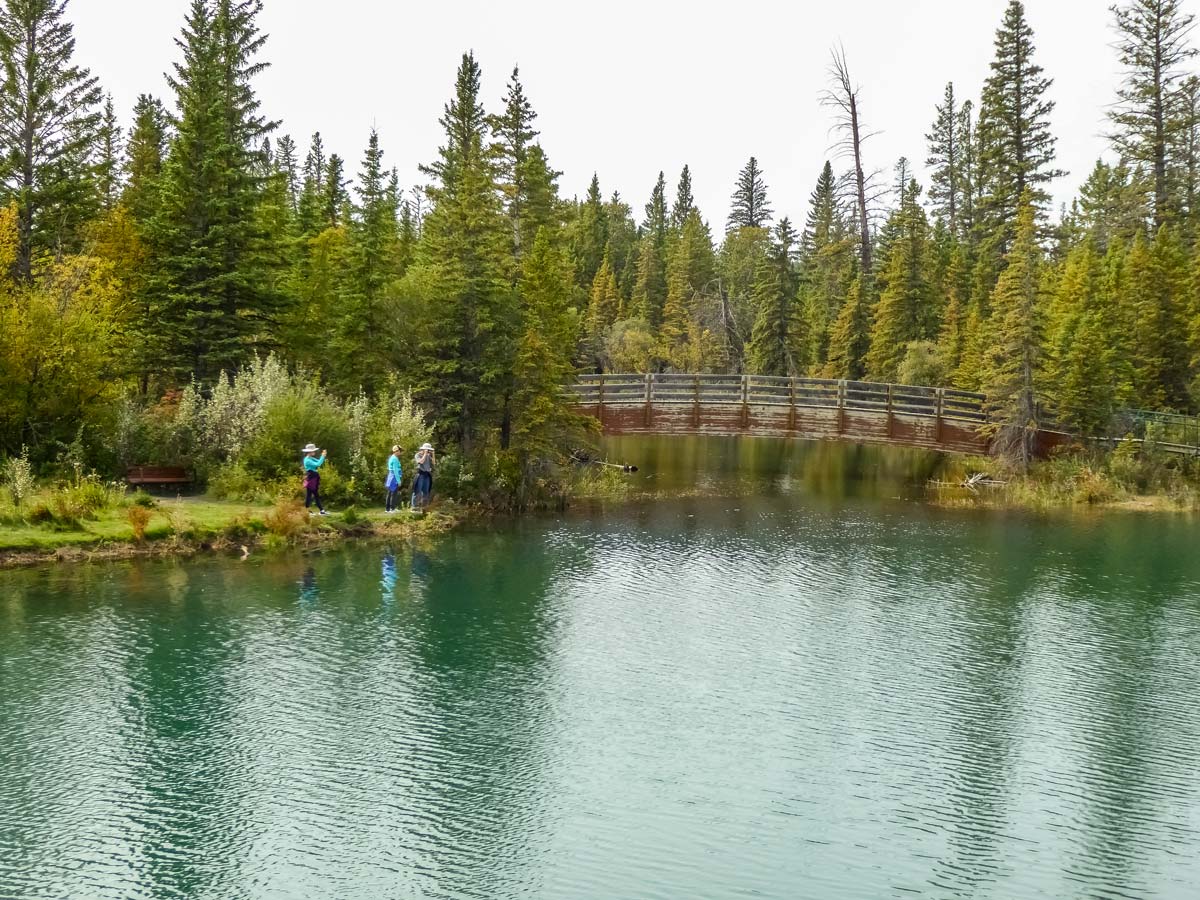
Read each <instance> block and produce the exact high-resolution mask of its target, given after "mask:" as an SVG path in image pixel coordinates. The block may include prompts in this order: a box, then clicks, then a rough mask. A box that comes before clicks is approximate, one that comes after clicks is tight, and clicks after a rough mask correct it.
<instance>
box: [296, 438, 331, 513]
mask: <svg viewBox="0 0 1200 900" xmlns="http://www.w3.org/2000/svg"><path fill="white" fill-rule="evenodd" d="M300 452H301V453H303V454H304V508H305V509H309V507H310V506H312V505H313V504H314V503H315V504H316V505H317V512H319V513H320V514H321V515H323V516H327V515H329V513H327V512H325V507H324V506H322V505H321V471H320V469H321V466H323V465H325V457H326V455H327V454H328V453H329V451H328V450H321V449H320V448H319V447H318V446H317V445H316V444H314V443H312V442H311V441H310V442H309V444H308V446H306V447H305V448H304V449H303V450H301V451H300ZM318 453H320V454H321V455H320V456H317V454H318ZM312 514H313V513H312V510H309V515H312Z"/></svg>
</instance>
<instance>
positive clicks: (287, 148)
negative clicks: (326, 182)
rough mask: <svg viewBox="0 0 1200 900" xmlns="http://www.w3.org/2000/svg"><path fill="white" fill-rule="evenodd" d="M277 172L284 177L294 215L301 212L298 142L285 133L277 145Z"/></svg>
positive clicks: (288, 199)
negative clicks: (297, 161) (297, 160)
mask: <svg viewBox="0 0 1200 900" xmlns="http://www.w3.org/2000/svg"><path fill="white" fill-rule="evenodd" d="M275 172H276V173H277V174H278V175H280V176H281V177H282V178H283V186H284V189H285V190H286V192H287V201H288V206H289V207H290V209H291V212H292V215H293V216H295V215H297V214H299V212H300V172H299V167H298V165H297V163H296V142H295V141H293V140H292V137H291V135H289V134H285V135H284V136H283V137H281V138H280V139H279V144H278V145H277V146H276V147H275Z"/></svg>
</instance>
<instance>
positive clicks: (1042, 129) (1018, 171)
mask: <svg viewBox="0 0 1200 900" xmlns="http://www.w3.org/2000/svg"><path fill="white" fill-rule="evenodd" d="M995 47H996V55H995V58H994V59H993V60H992V63H991V75H989V76H988V78H987V81H985V82H984V87H983V102H982V105H981V106H980V110H979V125H978V130H979V143H980V153H979V178H980V186H981V194H982V196H981V198H980V206H981V208H980V209H979V210H978V214H979V215H980V216H981V217H982V219H983V222H982V224H983V227H984V229H985V231H986V236H987V238H988V239H989V240H991V241H992V242H993V243H994V244H995V246H996V248H997V251H998V252H1000V253H1003V252H1004V251H1005V250H1007V248H1008V246H1009V245H1010V244H1011V242H1012V240H1013V237H1014V235H1015V229H1016V220H1017V208H1018V206H1019V203H1020V198H1021V197H1022V196H1023V195H1024V193H1025V191H1026V190H1028V191H1029V192H1030V197H1031V198H1032V203H1033V205H1034V208H1035V210H1040V209H1041V208H1042V207H1044V206H1045V204H1046V202H1047V200H1048V199H1049V194H1048V193H1047V192H1046V185H1047V184H1048V183H1049V182H1050V181H1051V180H1052V179H1054V178H1056V177H1058V176H1059V175H1061V174H1063V173H1062V172H1060V171H1059V170H1057V169H1055V168H1054V143H1055V139H1054V135H1053V134H1051V132H1050V114H1051V112H1053V110H1054V102H1053V101H1052V100H1050V99H1049V97H1048V96H1047V92H1048V91H1049V89H1050V86H1051V85H1052V84H1053V82H1052V80H1051V79H1050V78H1047V77H1046V76H1045V75H1044V74H1043V72H1042V67H1041V66H1039V65H1038V64H1037V63H1035V62H1034V44H1033V29H1031V28H1030V27H1029V22H1028V21H1027V20H1026V18H1025V7H1024V4H1022V3H1021V2H1020V0H1009V4H1008V7H1007V9H1006V10H1005V13H1004V22H1003V24H1002V25H1001V27H1000V29H999V30H998V31H997V32H996V42H995Z"/></svg>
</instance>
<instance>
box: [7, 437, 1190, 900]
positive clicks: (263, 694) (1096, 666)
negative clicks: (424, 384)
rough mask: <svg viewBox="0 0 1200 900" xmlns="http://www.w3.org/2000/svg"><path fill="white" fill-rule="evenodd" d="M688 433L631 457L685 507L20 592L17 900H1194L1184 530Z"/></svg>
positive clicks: (108, 575) (10, 639)
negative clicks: (967, 494) (936, 491)
mask: <svg viewBox="0 0 1200 900" xmlns="http://www.w3.org/2000/svg"><path fill="white" fill-rule="evenodd" d="M702 443H704V442H702ZM706 443H707V444H708V446H707V447H700V448H697V447H696V446H690V445H689V442H687V441H682V442H680V444H678V445H676V446H675V447H673V448H672V447H671V446H668V445H666V444H664V443H663V442H660V441H647V442H643V443H642V444H638V443H636V442H625V443H623V444H622V445H620V446H619V447H616V448H610V452H611V453H612V455H613V458H618V457H619V456H624V455H625V454H628V455H629V456H631V457H633V461H636V462H638V464H639V465H640V466H642V471H641V472H640V473H639V476H645V477H646V478H647V479H648V480H649V481H651V482H653V481H654V480H658V479H663V480H665V481H666V482H668V483H669V484H672V485H680V484H686V483H687V481H688V478H689V477H691V476H690V475H689V472H697V471H698V475H697V477H698V478H699V479H700V480H701V481H702V482H704V483H705V484H706V485H707V486H709V487H711V488H712V490H711V491H708V490H706V491H704V492H697V493H696V494H695V495H691V496H686V497H682V498H679V499H675V500H671V501H667V502H645V503H638V504H632V505H630V506H629V507H626V508H624V509H621V510H612V509H610V510H607V511H604V512H599V511H595V510H585V511H581V512H579V513H577V514H572V515H570V516H567V517H564V518H560V519H548V520H539V521H525V522H520V523H517V524H515V525H513V526H512V527H508V528H504V529H497V530H493V531H489V532H486V533H471V534H459V535H455V536H451V537H449V538H446V539H445V540H442V541H440V542H438V543H436V544H433V545H430V546H420V547H413V546H399V547H395V548H379V549H376V548H358V549H351V550H346V551H338V552H331V553H324V554H318V555H313V556H296V557H282V558H268V557H266V556H263V557H257V556H256V557H252V558H250V559H249V560H246V561H238V560H221V559H207V560H199V561H191V562H186V563H180V562H152V563H141V564H128V565H117V566H81V567H76V568H71V569H43V570H37V571H28V572H13V573H5V574H3V575H0V588H2V589H0V773H3V774H2V775H0V896H4V897H10V896H11V897H19V898H25V897H89V898H90V897H97V898H107V897H112V898H118V897H120V898H126V897H135V898H140V897H145V898H160V897H188V898H191V897H204V898H243V897H248V898H268V897H269V898H277V897H278V898H283V897H287V898H309V897H311V898H325V897H346V898H377V897H403V898H408V897H418V898H419V897H431V898H432V897H438V898H443V897H445V898H449V897H454V898H460V897H467V898H475V897H478V898H510V897H511V898H515V897H545V898H593V897H595V898H644V897H662V898H668V897H669V898H676V897H735V896H761V897H777V898H792V897H798V896H812V897H822V898H860V897H871V898H883V897H902V896H912V895H916V896H926V897H939V898H940V897H971V898H975V897H986V898H1010V897H1138V898H1141V897H1151V896H1153V897H1167V898H1191V897H1194V896H1196V894H1197V891H1198V890H1200V856H1198V855H1197V853H1196V852H1195V851H1196V848H1197V846H1200V802H1198V801H1200V774H1198V773H1200V766H1198V765H1197V763H1198V762H1200V750H1198V749H1197V748H1200V707H1198V704H1197V699H1198V698H1197V687H1196V685H1197V683H1198V681H1197V676H1198V675H1200V562H1198V561H1197V560H1196V556H1195V554H1194V551H1193V547H1194V545H1195V541H1196V535H1197V531H1196V526H1194V525H1192V524H1191V523H1189V522H1187V521H1182V520H1178V519H1173V518H1138V517H1116V518H1107V519H1101V520H1086V521H1058V522H1047V521H1038V520H1030V519H1027V518H1024V517H1018V516H995V515H986V516H981V515H976V514H965V513H945V512H939V511H937V510H932V509H930V508H928V507H924V506H922V505H920V504H917V503H912V502H907V501H905V500H904V499H903V497H904V494H903V492H902V491H899V490H897V489H896V488H897V486H898V485H902V484H905V483H920V481H921V480H922V479H923V478H924V477H925V476H924V474H923V470H922V468H921V466H930V465H936V461H934V462H932V463H931V462H930V461H929V460H928V459H926V458H924V457H923V455H917V456H913V457H910V458H894V457H889V456H887V454H886V451H883V452H884V455H885V459H884V464H883V467H882V468H872V467H871V463H870V457H869V456H866V455H864V454H863V453H862V451H858V450H855V449H854V448H851V449H850V450H848V451H847V452H846V457H847V458H846V459H842V460H838V459H837V453H836V448H833V449H832V450H831V449H830V448H829V447H828V446H823V447H820V448H819V450H816V451H813V453H815V454H816V455H808V456H804V455H803V454H802V455H801V456H797V455H795V454H794V452H793V451H792V450H790V449H789V448H780V447H777V446H776V447H772V446H769V445H765V444H755V443H754V442H747V444H754V446H746V445H745V444H738V443H734V442H730V443H728V444H726V445H725V446H723V447H722V446H720V445H719V443H718V442H706ZM876 452H880V451H870V453H876ZM747 454H753V457H751V456H747ZM764 454H765V456H764ZM731 459H736V460H738V461H739V462H740V463H741V464H743V465H744V466H745V468H739V469H737V470H732V469H729V468H727V469H726V470H725V471H728V472H729V473H730V477H729V478H728V479H727V478H725V477H724V476H723V475H721V474H720V472H721V471H722V469H721V467H722V466H731V465H732V463H731V462H729V460H731ZM752 459H753V460H757V462H753V464H752V463H751V460H752ZM805 460H807V462H806V461H805ZM864 466H866V467H867V470H866V471H867V472H868V473H869V475H870V477H869V478H868V479H866V481H863V480H861V479H858V478H857V475H856V473H860V472H863V471H864V469H863V467H864ZM811 468H817V469H822V470H823V471H822V472H820V473H814V472H812V471H810V469H811ZM714 472H715V473H716V474H714ZM838 472H840V473H842V475H841V476H839V475H837V474H836V473H838ZM913 472H915V473H916V475H915V479H916V480H915V481H914V479H913V477H912V476H911V473H913ZM888 473H890V474H888ZM650 476H654V477H653V478H652V477H650ZM839 478H841V479H842V480H841V481H839ZM748 488H754V490H748ZM876 495H878V497H881V498H883V500H882V501H881V500H880V499H878V498H877V496H876ZM896 497H899V498H901V499H900V500H898V501H897V500H895V499H892V498H896Z"/></svg>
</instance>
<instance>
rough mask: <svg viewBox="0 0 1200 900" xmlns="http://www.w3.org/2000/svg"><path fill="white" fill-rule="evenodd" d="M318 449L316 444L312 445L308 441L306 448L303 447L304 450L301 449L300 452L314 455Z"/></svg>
mask: <svg viewBox="0 0 1200 900" xmlns="http://www.w3.org/2000/svg"><path fill="white" fill-rule="evenodd" d="M320 449H321V448H320V447H318V446H317V445H316V444H314V443H313V442H312V441H309V442H308V446H307V447H305V448H304V449H302V450H301V451H300V452H301V453H316V452H317V451H318V450H320Z"/></svg>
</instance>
